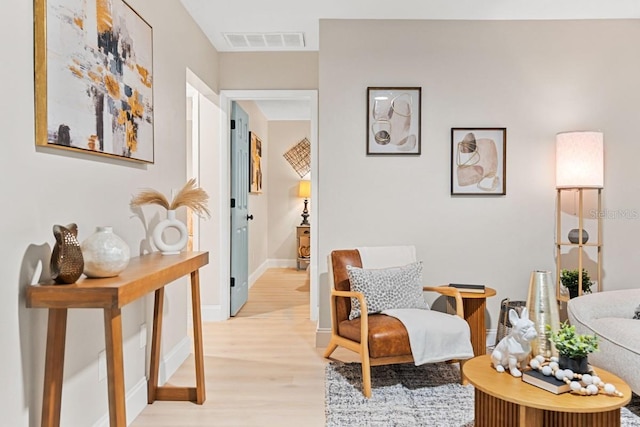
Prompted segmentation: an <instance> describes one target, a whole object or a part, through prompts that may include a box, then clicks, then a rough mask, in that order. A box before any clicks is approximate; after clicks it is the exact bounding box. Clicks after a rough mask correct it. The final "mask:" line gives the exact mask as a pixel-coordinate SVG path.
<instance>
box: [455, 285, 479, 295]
mask: <svg viewBox="0 0 640 427" xmlns="http://www.w3.org/2000/svg"><path fill="white" fill-rule="evenodd" d="M449 286H450V287H452V288H456V289H457V290H459V291H460V292H471V293H474V294H484V285H471V284H466V283H449Z"/></svg>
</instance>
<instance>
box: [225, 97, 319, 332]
mask: <svg viewBox="0 0 640 427" xmlns="http://www.w3.org/2000/svg"><path fill="white" fill-rule="evenodd" d="M263 100H307V101H309V106H310V110H311V117H310V119H309V120H310V122H311V135H309V142H310V143H311V188H313V189H314V191H313V192H312V193H311V206H317V200H318V191H319V190H318V91H317V90H221V91H220V108H221V110H222V113H221V123H220V141H221V143H220V159H221V160H220V165H219V167H220V175H221V183H220V188H221V191H220V195H219V198H218V200H217V208H216V209H217V210H218V212H220V236H221V238H220V244H219V246H218V249H219V250H218V253H217V254H214V259H217V260H218V263H219V270H218V271H219V272H220V281H219V283H220V287H219V292H220V295H219V301H220V308H221V311H222V312H221V314H222V316H223V318H224V319H228V318H229V317H230V311H231V309H230V306H229V304H230V301H229V300H230V296H229V292H230V291H229V289H230V283H229V275H230V255H229V250H230V244H231V238H230V233H231V221H230V217H231V207H230V202H229V200H230V197H231V196H230V188H229V185H230V179H231V171H230V169H231V168H230V161H231V159H230V150H229V138H230V137H231V130H230V128H229V120H230V119H229V117H230V114H231V102H232V101H263ZM315 212H316V214H314V215H315V216H314V218H315V220H314V221H313V223H312V224H311V262H310V267H311V271H310V285H309V318H310V319H311V320H314V321H317V320H318V311H319V303H320V302H319V292H318V279H317V267H318V264H317V259H318V258H317V256H318V238H317V236H318V222H319V220H318V214H317V212H318V209H316V210H315Z"/></svg>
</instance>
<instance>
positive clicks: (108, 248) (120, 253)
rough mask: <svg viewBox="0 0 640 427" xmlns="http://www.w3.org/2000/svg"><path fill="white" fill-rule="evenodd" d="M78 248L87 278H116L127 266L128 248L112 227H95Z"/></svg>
mask: <svg viewBox="0 0 640 427" xmlns="http://www.w3.org/2000/svg"><path fill="white" fill-rule="evenodd" d="M80 247H81V249H82V254H83V256H84V274H86V275H87V277H113V276H117V275H118V274H120V273H122V271H124V269H125V268H127V266H128V265H129V259H130V257H131V256H130V250H129V246H128V245H127V243H126V242H125V241H124V240H122V239H121V238H120V237H119V236H118V235H116V234H114V232H113V227H96V232H95V233H94V234H92V235H91V236H89V237H88V238H87V239H86V240H84V241H83V242H82V245H81V246H80Z"/></svg>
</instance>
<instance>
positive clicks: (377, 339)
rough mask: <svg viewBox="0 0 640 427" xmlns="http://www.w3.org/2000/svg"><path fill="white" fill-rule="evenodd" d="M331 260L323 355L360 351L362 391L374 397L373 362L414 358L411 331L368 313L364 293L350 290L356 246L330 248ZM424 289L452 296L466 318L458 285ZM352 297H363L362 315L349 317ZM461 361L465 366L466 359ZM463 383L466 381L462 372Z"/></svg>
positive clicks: (392, 319) (357, 259)
mask: <svg viewBox="0 0 640 427" xmlns="http://www.w3.org/2000/svg"><path fill="white" fill-rule="evenodd" d="M329 263H330V272H329V274H332V275H333V283H334V288H333V289H332V290H331V341H330V342H329V345H328V346H327V349H326V350H325V352H324V357H326V358H329V357H330V356H331V354H332V353H333V352H334V351H335V349H336V348H337V347H338V346H341V347H344V348H347V349H349V350H352V351H354V352H356V353H359V354H360V359H361V364H362V383H363V384H362V392H363V394H364V396H365V397H371V366H378V365H389V364H395V363H413V362H414V359H413V356H412V354H411V346H410V344H409V335H408V333H407V330H406V328H405V327H404V325H403V324H402V322H400V320H398V319H396V318H395V317H391V316H387V315H384V314H368V313H367V302H366V301H365V298H364V295H363V294H362V293H361V292H353V291H351V287H350V284H349V276H348V274H347V265H351V266H353V267H362V261H361V258H360V253H359V251H358V250H357V249H348V250H335V251H333V252H331V255H330V257H329ZM423 290H424V291H433V292H438V293H440V294H442V295H446V296H449V297H453V298H454V299H455V303H456V315H458V316H460V317H462V318H464V312H463V305H462V297H461V296H460V292H459V291H458V290H457V289H453V288H449V287H432V286H425V287H423ZM352 297H354V298H358V300H359V301H360V305H361V307H362V316H361V317H358V318H356V319H353V320H349V312H350V311H351V298H352ZM453 362H458V361H457V360H454V361H453ZM459 362H460V367H461V368H462V364H463V363H464V361H459ZM460 372H462V369H460ZM461 375H462V374H461ZM461 383H462V384H466V381H465V380H464V378H463V377H462V376H461Z"/></svg>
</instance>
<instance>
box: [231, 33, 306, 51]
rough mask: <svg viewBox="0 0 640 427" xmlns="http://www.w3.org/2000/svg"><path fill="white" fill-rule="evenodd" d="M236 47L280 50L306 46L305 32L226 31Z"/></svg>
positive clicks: (233, 46) (232, 44) (232, 45)
mask: <svg viewBox="0 0 640 427" xmlns="http://www.w3.org/2000/svg"><path fill="white" fill-rule="evenodd" d="M224 38H225V39H226V40H227V43H229V46H230V47H232V48H234V49H251V50H261V49H264V50H279V49H296V48H303V47H304V34H303V33H224Z"/></svg>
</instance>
